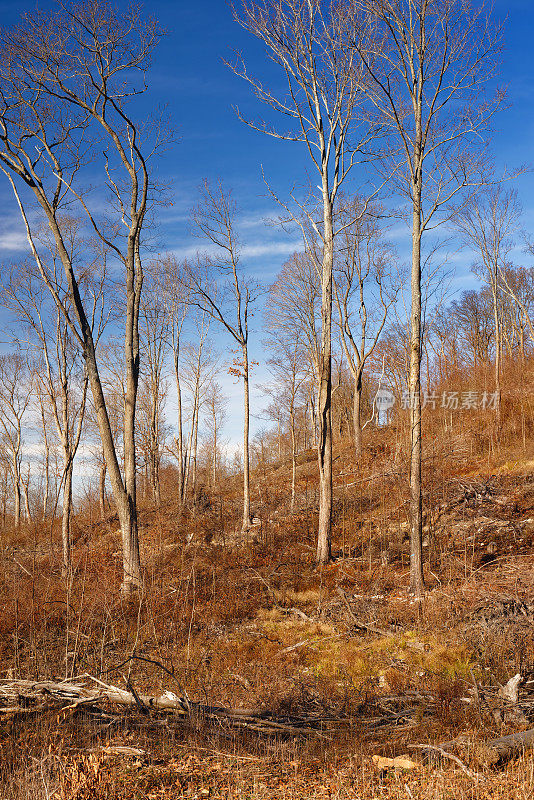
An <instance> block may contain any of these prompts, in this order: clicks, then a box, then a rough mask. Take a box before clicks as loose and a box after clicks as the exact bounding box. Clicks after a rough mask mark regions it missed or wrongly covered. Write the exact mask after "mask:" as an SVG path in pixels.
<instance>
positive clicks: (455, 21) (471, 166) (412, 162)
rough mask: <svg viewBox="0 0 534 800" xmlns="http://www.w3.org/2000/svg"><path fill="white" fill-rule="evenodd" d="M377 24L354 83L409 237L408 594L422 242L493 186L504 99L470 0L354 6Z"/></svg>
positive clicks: (484, 21)
mask: <svg viewBox="0 0 534 800" xmlns="http://www.w3.org/2000/svg"><path fill="white" fill-rule="evenodd" d="M354 5H355V7H356V8H357V9H358V15H361V10H362V9H364V11H365V12H366V14H367V15H369V16H371V17H373V18H374V20H375V35H376V36H377V37H378V39H379V41H380V47H379V48H378V49H377V51H376V52H375V58H374V59H373V60H371V59H369V57H368V54H367V52H366V51H365V49H364V48H362V47H361V45H360V41H359V39H355V42H354V47H355V50H356V51H357V52H358V54H359V55H360V57H361V60H362V62H363V63H364V64H365V66H366V68H367V78H368V80H367V81H365V82H364V83H363V85H362V88H363V90H364V91H365V92H366V93H367V95H368V97H369V101H370V108H371V109H372V110H371V111H370V112H369V113H370V114H371V117H372V118H373V119H378V120H379V121H380V122H381V123H382V125H383V126H384V127H383V131H384V136H385V145H384V151H383V154H382V155H383V157H382V159H381V164H382V169H383V171H384V174H386V175H388V176H393V177H392V180H391V186H392V187H395V188H396V189H397V191H399V192H400V193H401V194H402V195H403V196H404V197H405V198H406V199H407V201H408V209H407V215H408V217H409V219H410V223H411V230H412V269H411V294H412V306H411V320H410V321H411V341H410V384H409V391H410V395H411V398H412V402H411V405H412V408H411V424H410V517H411V545H410V587H411V591H412V592H413V593H414V594H415V595H417V596H421V595H422V593H423V591H424V579H423V562H422V484H421V454H422V442H421V353H422V343H421V333H422V327H421V325H422V323H421V267H422V262H421V244H422V237H423V234H424V233H425V231H427V230H428V229H430V228H431V227H434V226H435V225H436V224H438V223H439V222H440V221H442V220H443V219H447V218H450V211H447V209H449V208H450V205H449V204H450V202H451V200H452V199H453V198H454V197H457V196H458V195H459V193H461V196H462V197H463V198H464V200H465V197H466V196H467V197H468V196H469V195H470V194H472V192H473V190H474V187H478V186H481V185H483V184H485V183H487V182H488V180H490V181H491V176H490V175H489V173H488V157H487V147H488V141H487V135H486V132H487V130H488V126H489V121H490V119H491V117H492V116H493V114H494V112H495V111H496V110H497V109H498V107H499V105H500V103H501V100H502V97H503V96H502V93H500V92H497V93H496V95H495V96H494V97H491V98H490V97H488V96H487V94H486V90H487V87H488V85H489V82H490V81H491V79H492V78H493V76H494V75H495V72H496V67H497V63H498V56H499V51H500V48H501V30H500V28H494V27H493V26H492V24H491V21H490V20H489V19H488V18H487V17H486V12H485V9H484V8H483V6H479V7H474V6H473V5H472V4H471V3H470V2H469V0H359V2H358V3H355V4H354Z"/></svg>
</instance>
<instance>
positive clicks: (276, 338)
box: [265, 319, 307, 511]
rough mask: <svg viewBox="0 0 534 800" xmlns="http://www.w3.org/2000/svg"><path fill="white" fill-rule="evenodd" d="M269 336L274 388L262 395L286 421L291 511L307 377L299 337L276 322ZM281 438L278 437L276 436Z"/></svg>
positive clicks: (294, 493)
mask: <svg viewBox="0 0 534 800" xmlns="http://www.w3.org/2000/svg"><path fill="white" fill-rule="evenodd" d="M269 327H270V336H269V339H268V342H267V346H268V349H269V352H272V353H273V355H272V356H271V358H269V361H268V366H269V371H270V373H271V375H272V376H273V379H274V381H275V383H274V386H272V387H267V388H266V389H265V391H266V392H267V393H268V394H270V395H271V396H272V397H273V398H275V400H274V407H275V409H276V412H277V413H278V414H280V415H283V416H284V417H286V419H287V423H288V427H289V436H290V442H291V510H292V511H293V510H294V508H295V495H296V482H297V411H298V402H299V399H300V393H301V389H302V385H303V383H304V381H305V380H306V377H307V370H306V364H305V352H304V351H303V348H302V346H301V343H300V338H299V335H298V333H297V334H296V335H293V334H292V333H290V334H289V335H288V334H287V333H285V332H284V330H283V329H280V328H278V326H277V323H276V320H275V319H273V320H272V325H270V326H269ZM279 438H280V436H279Z"/></svg>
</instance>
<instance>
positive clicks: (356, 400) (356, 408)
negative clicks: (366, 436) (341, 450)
mask: <svg viewBox="0 0 534 800" xmlns="http://www.w3.org/2000/svg"><path fill="white" fill-rule="evenodd" d="M361 405H362V373H361V372H360V371H358V374H357V376H356V380H355V381H354V397H353V398H352V425H353V428H354V455H355V457H356V458H357V459H359V458H360V456H361V454H362V419H361Z"/></svg>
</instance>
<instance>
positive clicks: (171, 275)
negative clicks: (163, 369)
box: [158, 256, 189, 503]
mask: <svg viewBox="0 0 534 800" xmlns="http://www.w3.org/2000/svg"><path fill="white" fill-rule="evenodd" d="M183 277H184V276H183V274H182V265H180V264H179V263H178V262H177V260H176V259H175V258H174V257H172V256H166V257H164V258H163V259H162V260H161V261H160V263H159V270H158V283H159V287H160V291H161V294H162V297H163V299H164V303H165V309H166V318H167V326H168V328H167V338H168V343H169V345H170V347H171V349H172V355H173V366H174V379H175V383H176V402H177V406H178V409H177V411H178V419H177V429H178V430H177V435H176V436H175V443H176V448H177V458H178V501H179V503H182V501H183V496H184V483H185V456H184V431H183V410H182V384H181V370H180V354H181V346H182V332H183V329H184V324H185V320H186V317H187V314H188V311H189V297H188V290H187V288H186V284H185V282H184V280H183Z"/></svg>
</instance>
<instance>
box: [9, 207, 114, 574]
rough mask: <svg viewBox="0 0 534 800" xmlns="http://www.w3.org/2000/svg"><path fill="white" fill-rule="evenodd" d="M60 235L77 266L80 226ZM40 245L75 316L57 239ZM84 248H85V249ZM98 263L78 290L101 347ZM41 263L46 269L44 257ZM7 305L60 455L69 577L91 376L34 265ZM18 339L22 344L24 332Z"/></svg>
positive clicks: (12, 288)
mask: <svg viewBox="0 0 534 800" xmlns="http://www.w3.org/2000/svg"><path fill="white" fill-rule="evenodd" d="M61 229H62V236H63V240H64V242H65V244H66V245H68V248H69V249H68V253H69V258H70V259H71V261H73V262H74V261H76V260H77V257H78V256H77V252H78V251H79V249H80V247H81V245H82V242H81V240H80V235H79V233H80V232H79V223H78V221H77V220H73V219H71V218H64V219H62V220H61ZM39 240H40V241H41V243H42V244H43V245H44V248H45V250H47V251H48V259H47V261H46V268H47V271H48V274H49V275H50V276H51V277H52V278H53V281H54V286H55V291H56V294H57V296H58V298H59V299H60V301H61V304H62V305H63V307H64V308H65V309H67V311H68V312H69V313H72V305H71V302H70V299H69V295H68V290H67V289H66V287H65V285H64V284H65V278H64V273H63V267H62V264H61V262H60V260H59V255H58V252H57V249H56V247H55V242H54V239H53V238H52V237H51V236H50V235H49V234H47V231H46V230H44V231H43V233H42V235H40V236H39ZM85 246H86V247H87V243H85ZM89 250H90V248H89ZM97 258H98V262H99V263H98V265H97V264H96V263H95V264H94V265H93V269H92V270H91V272H90V273H89V271H88V272H86V275H85V277H84V279H83V280H82V281H81V282H80V284H79V288H80V293H81V294H82V297H83V302H84V305H85V307H86V308H88V309H89V310H90V317H89V323H90V325H91V331H92V335H93V339H94V341H95V342H98V340H99V338H100V336H101V334H102V331H103V328H104V324H105V321H106V320H105V317H104V314H103V297H102V294H103V283H104V279H105V258H104V259H103V258H102V254H101V253H98V254H97ZM43 263H45V261H44V255H43ZM62 273H63V275H62ZM3 303H4V305H5V306H7V307H8V308H10V309H11V311H12V312H13V313H14V314H15V316H16V319H17V321H18V323H19V325H20V324H22V326H23V330H25V331H26V334H27V338H26V342H27V345H28V346H29V347H30V348H31V349H34V350H35V353H36V355H35V365H34V370H33V372H34V377H35V384H36V386H37V394H38V397H39V398H40V399H45V401H46V406H47V408H48V410H49V412H50V414H51V419H52V422H53V425H54V427H55V429H56V433H57V437H58V440H59V443H60V447H61V451H62V456H63V471H62V475H61V485H62V487H63V488H62V493H63V513H62V526H61V530H62V549H63V564H62V566H63V571H64V573H66V574H70V570H71V533H70V531H71V514H72V479H73V469H74V459H75V457H76V453H77V451H78V447H79V444H80V439H81V434H82V427H83V423H84V416H85V404H86V396H87V383H88V378H87V372H86V370H85V369H84V368H83V367H82V366H81V363H80V361H81V354H80V351H79V348H77V347H76V345H75V344H74V342H73V337H72V333H71V330H70V328H69V325H68V322H67V319H66V317H65V315H64V314H63V313H62V311H61V309H60V308H59V307H58V306H57V305H56V304H55V303H54V301H53V299H52V298H51V297H50V293H49V292H48V290H47V289H46V287H45V286H44V284H43V281H42V280H41V276H40V274H39V271H38V269H37V267H36V265H35V264H31V263H23V264H20V265H18V266H16V267H14V268H13V269H12V270H11V274H10V277H9V280H8V282H7V283H6V284H5V286H4V290H3ZM18 339H19V341H20V340H21V335H20V329H19V336H18ZM43 415H44V408H43V406H42V405H41V416H42V417H43ZM43 430H44V446H45V453H46V455H45V458H46V460H47V479H46V485H45V502H46V499H47V495H48V459H49V456H48V449H49V442H48V432H47V431H46V430H45V424H44V421H43Z"/></svg>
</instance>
